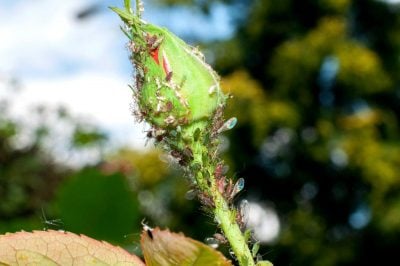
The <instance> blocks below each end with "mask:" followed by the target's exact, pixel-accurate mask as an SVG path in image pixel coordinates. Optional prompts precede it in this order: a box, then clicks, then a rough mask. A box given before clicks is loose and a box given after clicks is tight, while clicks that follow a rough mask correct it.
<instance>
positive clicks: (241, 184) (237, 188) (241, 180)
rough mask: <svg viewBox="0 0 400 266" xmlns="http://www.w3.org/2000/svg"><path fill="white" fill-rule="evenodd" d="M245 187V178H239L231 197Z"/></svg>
mask: <svg viewBox="0 0 400 266" xmlns="http://www.w3.org/2000/svg"><path fill="white" fill-rule="evenodd" d="M243 188H244V178H239V179H238V180H237V181H236V183H235V185H234V186H233V189H232V191H231V193H230V198H231V199H233V198H234V197H235V196H236V195H237V194H238V193H239V192H240V191H242V190H243Z"/></svg>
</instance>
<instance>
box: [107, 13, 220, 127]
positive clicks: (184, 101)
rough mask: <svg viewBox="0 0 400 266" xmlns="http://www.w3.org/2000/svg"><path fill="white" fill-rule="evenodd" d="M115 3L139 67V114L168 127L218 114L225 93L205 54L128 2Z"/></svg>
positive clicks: (149, 120)
mask: <svg viewBox="0 0 400 266" xmlns="http://www.w3.org/2000/svg"><path fill="white" fill-rule="evenodd" d="M125 7H126V8H125V10H121V9H118V8H112V9H113V10H114V11H115V12H116V13H117V14H118V15H119V16H120V17H121V19H122V20H123V21H124V22H125V24H126V28H125V29H124V31H125V33H126V35H127V36H128V38H129V39H130V44H129V48H130V50H131V52H132V55H131V59H132V61H133V63H134V65H135V70H136V86H135V88H134V95H135V98H136V102H137V105H138V109H139V110H138V112H137V113H138V114H139V116H140V118H143V119H145V120H146V121H147V122H149V123H150V124H151V125H152V126H153V127H154V128H157V129H167V128H176V127H177V126H185V125H190V124H191V123H193V122H196V121H200V120H209V119H210V118H213V116H214V114H215V112H216V110H217V108H219V107H222V106H224V104H225V100H226V97H225V96H224V95H223V93H222V90H221V88H220V85H219V77H218V75H217V74H216V73H215V72H214V71H213V70H212V68H211V67H210V66H209V65H208V64H207V63H205V61H204V57H203V55H202V54H201V53H200V52H199V51H198V50H197V49H196V48H193V47H191V46H189V45H187V44H186V43H185V42H184V41H183V40H181V39H180V38H179V37H177V36H176V35H174V34H173V33H171V32H170V31H168V30H167V29H165V28H162V27H158V26H156V25H153V24H150V23H146V22H144V21H143V20H141V19H140V14H134V13H133V12H132V11H131V10H130V7H129V6H125Z"/></svg>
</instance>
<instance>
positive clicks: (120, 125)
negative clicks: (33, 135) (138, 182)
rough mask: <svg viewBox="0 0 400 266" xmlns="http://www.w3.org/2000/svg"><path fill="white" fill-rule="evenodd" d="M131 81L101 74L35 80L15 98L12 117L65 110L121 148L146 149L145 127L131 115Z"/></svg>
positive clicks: (82, 74) (22, 117) (30, 81)
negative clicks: (39, 108) (37, 108)
mask: <svg viewBox="0 0 400 266" xmlns="http://www.w3.org/2000/svg"><path fill="white" fill-rule="evenodd" d="M127 83H128V80H124V79H121V78H120V77H119V76H112V75H108V76H105V75H102V74H99V73H80V74H78V75H74V76H71V77H68V76H66V77H61V78H54V79H31V80H27V81H26V85H25V86H24V88H23V90H22V91H20V92H18V93H15V94H13V97H12V99H11V101H12V102H13V106H12V110H11V111H12V113H13V114H14V116H17V117H18V119H24V118H26V117H29V112H30V108H29V107H30V106H34V105H39V104H42V105H45V106H49V107H57V106H65V107H67V109H68V110H70V111H72V112H73V113H74V114H80V116H81V117H83V118H86V119H88V120H91V121H93V122H94V123H95V124H98V125H99V126H100V127H102V128H103V129H105V130H107V131H108V132H109V133H111V134H112V135H113V136H114V138H116V140H115V141H116V142H118V143H119V144H130V145H134V146H137V147H138V146H142V145H143V143H144V133H143V132H142V131H143V126H142V125H138V124H136V123H135V122H134V118H133V117H132V115H131V111H130V104H131V102H132V96H131V91H130V89H129V88H128V87H127V85H126V84H127Z"/></svg>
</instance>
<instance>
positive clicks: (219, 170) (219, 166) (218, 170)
mask: <svg viewBox="0 0 400 266" xmlns="http://www.w3.org/2000/svg"><path fill="white" fill-rule="evenodd" d="M223 169H224V165H223V164H222V163H219V164H217V166H216V167H215V171H214V176H215V178H217V179H219V178H221V177H222V175H223Z"/></svg>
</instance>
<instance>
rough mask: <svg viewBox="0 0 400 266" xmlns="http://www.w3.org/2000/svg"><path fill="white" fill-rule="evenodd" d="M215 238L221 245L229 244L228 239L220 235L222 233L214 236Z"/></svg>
mask: <svg viewBox="0 0 400 266" xmlns="http://www.w3.org/2000/svg"><path fill="white" fill-rule="evenodd" d="M213 237H214V238H215V239H216V240H218V242H219V243H220V244H226V243H228V240H227V239H226V237H224V236H223V235H222V234H220V233H215V234H214V235H213Z"/></svg>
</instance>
